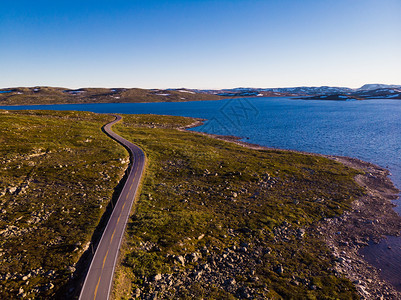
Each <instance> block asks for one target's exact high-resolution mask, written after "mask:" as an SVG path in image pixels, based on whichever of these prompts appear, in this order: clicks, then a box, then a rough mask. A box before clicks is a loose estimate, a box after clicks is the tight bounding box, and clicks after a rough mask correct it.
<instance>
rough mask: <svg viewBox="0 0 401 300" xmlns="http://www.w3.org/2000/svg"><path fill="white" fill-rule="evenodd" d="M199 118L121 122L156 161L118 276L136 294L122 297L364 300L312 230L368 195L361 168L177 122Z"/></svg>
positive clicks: (148, 173) (152, 161) (150, 166)
mask: <svg viewBox="0 0 401 300" xmlns="http://www.w3.org/2000/svg"><path fill="white" fill-rule="evenodd" d="M192 122H193V119H187V118H176V117H166V116H149V115H147V116H142V115H138V116H132V115H131V116H124V118H123V122H121V123H118V124H116V125H115V126H114V131H116V132H117V133H119V134H120V135H121V136H123V137H125V138H127V139H129V140H130V141H132V142H134V143H135V144H137V145H139V146H140V147H141V148H142V149H143V150H144V151H145V153H146V155H147V156H148V160H149V162H148V167H147V169H146V174H145V179H144V183H143V187H142V193H141V195H140V198H139V201H138V203H137V206H136V211H135V214H134V215H133V217H132V218H131V220H130V223H129V226H128V234H127V243H126V246H125V255H124V258H123V265H122V266H121V268H120V270H119V272H118V273H117V284H116V286H118V288H119V289H121V290H124V291H127V290H128V291H129V292H128V294H125V295H122V294H121V293H119V292H118V291H117V290H115V297H116V298H120V297H121V298H124V297H132V296H134V297H138V298H139V297H141V295H144V294H146V295H151V294H155V293H158V296H159V297H161V298H171V299H176V298H182V299H201V298H208V299H209V298H214V299H221V298H227V299H232V298H233V297H239V298H247V297H248V296H251V297H255V298H260V299H264V298H268V297H270V298H285V299H291V298H292V299H353V298H357V295H356V291H355V289H354V287H353V285H352V284H351V283H350V282H349V281H348V280H346V279H344V278H342V277H341V276H340V275H338V274H336V273H335V271H334V270H333V266H334V264H335V259H334V257H333V256H332V255H331V254H330V251H329V249H327V247H326V245H325V244H324V243H323V242H322V241H321V239H320V238H319V237H318V236H317V235H316V234H315V233H314V232H313V231H312V230H310V229H309V228H310V225H312V224H314V223H316V222H318V221H319V220H321V219H322V218H327V217H334V216H338V215H340V214H341V213H342V212H343V211H344V210H346V209H348V208H349V207H350V203H351V202H352V200H353V199H355V197H358V196H360V195H361V194H362V193H363V191H362V190H361V189H360V188H359V187H358V186H357V184H356V183H355V182H354V180H353V177H354V176H355V175H356V174H357V172H356V171H355V170H353V169H350V168H348V167H346V166H344V165H341V164H339V163H336V162H334V161H332V160H329V159H326V158H323V157H318V156H310V155H303V154H298V153H292V152H286V151H276V150H274V151H273V150H252V149H248V148H245V147H242V146H239V145H236V144H234V143H228V142H225V141H220V140H216V139H213V138H210V137H207V136H204V135H201V134H196V133H192V132H184V131H179V130H177V129H174V127H179V126H185V125H189V124H190V123H192ZM156 275H157V277H154V276H156ZM155 278H156V279H155ZM122 282H125V284H128V287H125V288H123V287H122Z"/></svg>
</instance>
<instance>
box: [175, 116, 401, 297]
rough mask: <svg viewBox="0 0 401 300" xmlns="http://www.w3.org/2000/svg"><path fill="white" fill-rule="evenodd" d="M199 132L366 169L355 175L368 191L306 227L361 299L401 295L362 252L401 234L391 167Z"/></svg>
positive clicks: (400, 218) (253, 145)
mask: <svg viewBox="0 0 401 300" xmlns="http://www.w3.org/2000/svg"><path fill="white" fill-rule="evenodd" d="M204 121H205V120H203V119H197V120H196V121H195V122H194V123H192V124H191V125H189V126H185V127H182V128H180V130H182V131H186V130H187V129H189V128H194V127H198V126H200V125H202V124H203V123H204ZM197 133H198V134H202V135H206V136H209V137H212V138H215V139H219V140H223V141H227V142H231V143H235V144H237V145H240V146H242V147H246V148H250V149H255V150H270V151H272V150H273V151H275V150H276V151H288V152H295V153H301V154H306V155H313V156H321V157H326V158H329V159H332V160H334V161H336V162H339V163H342V164H344V165H346V166H348V167H351V168H354V169H357V170H360V171H361V172H363V174H360V175H357V176H356V177H355V181H356V183H357V184H358V185H360V186H362V187H363V188H364V189H365V191H366V194H365V195H363V196H362V197H360V198H359V199H356V200H354V201H353V202H352V207H351V209H350V210H348V211H345V212H344V213H343V214H342V215H341V216H339V217H335V218H330V219H329V218H327V219H325V220H322V221H320V222H319V223H317V224H316V225H313V226H311V227H309V228H307V229H306V230H307V231H309V232H311V233H313V234H318V235H320V237H321V238H322V239H323V240H324V241H325V242H326V245H327V246H328V248H329V249H330V250H331V251H332V254H333V256H334V257H335V259H336V265H335V271H336V272H337V273H338V274H339V275H342V276H345V277H346V278H348V279H349V280H350V281H351V282H353V284H354V285H355V287H356V289H357V291H358V294H359V295H360V297H361V299H380V298H385V299H401V290H397V289H396V288H395V287H394V286H393V285H392V284H391V283H389V282H388V281H386V280H384V279H383V278H382V277H381V275H380V270H379V269H377V268H376V267H374V266H372V265H371V264H370V263H368V262H367V261H366V260H365V259H364V256H363V255H362V254H361V253H360V250H361V249H362V248H363V247H365V246H368V245H369V243H375V244H377V243H379V242H380V241H381V240H383V239H385V238H386V236H400V233H401V216H400V215H398V213H397V212H396V211H395V210H394V207H395V204H393V203H392V202H391V201H392V200H395V199H398V195H399V192H400V190H398V189H397V188H396V187H395V185H394V183H393V182H392V181H391V179H390V178H389V175H390V172H389V171H388V170H387V169H385V168H383V167H380V166H378V165H375V164H372V163H369V162H365V161H362V160H360V159H357V158H352V157H345V156H335V155H323V154H318V153H310V152H303V151H296V150H287V149H278V148H272V147H265V146H261V145H258V144H251V143H247V142H243V141H240V139H241V138H239V137H235V136H224V135H216V134H208V133H204V132H197Z"/></svg>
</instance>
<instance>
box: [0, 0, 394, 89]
mask: <svg viewBox="0 0 401 300" xmlns="http://www.w3.org/2000/svg"><path fill="white" fill-rule="evenodd" d="M365 83H385V84H401V0H323V1H322V0H263V1H262V0H227V1H226V0H214V1H212V0H191V1H179V0H169V1H156V0H125V1H123V0H107V1H106V0H80V1H76V0H69V1H64V0H57V1H55V0H52V1H49V0H35V1H32V0H2V1H1V8H0V88H6V87H17V86H57V87H66V88H79V87H126V88H132V87H138V88H181V87H186V88H199V89H220V88H234V87H260V88H270V87H292V86H321V85H329V86H346V87H351V88H357V87H360V86H362V85H363V84H365Z"/></svg>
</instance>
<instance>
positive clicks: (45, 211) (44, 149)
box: [0, 110, 128, 299]
mask: <svg viewBox="0 0 401 300" xmlns="http://www.w3.org/2000/svg"><path fill="white" fill-rule="evenodd" d="M113 119H114V117H112V116H109V115H101V114H93V113H86V112H79V113H78V112H49V111H16V112H6V111H1V110H0V161H1V166H0V194H2V196H1V197H0V212H1V213H0V232H1V233H0V236H1V237H0V248H1V250H0V252H1V255H0V261H1V263H0V298H1V299H15V298H16V297H17V294H20V296H22V295H23V294H25V295H26V297H28V298H29V297H31V298H47V297H51V296H52V295H53V294H54V293H55V292H57V290H58V288H60V287H61V286H62V285H63V284H64V283H65V282H66V281H67V280H68V279H69V278H70V276H71V275H72V272H73V270H74V269H73V268H72V267H74V264H75V263H76V262H77V260H78V259H79V258H80V255H81V254H82V252H83V249H84V248H85V246H86V245H87V243H88V242H89V240H90V239H91V236H92V234H93V232H94V229H95V227H96V226H97V225H98V223H99V220H100V218H101V216H102V214H103V213H104V211H105V207H106V206H107V204H108V203H109V201H110V200H111V198H112V195H113V192H114V188H115V187H116V186H117V184H118V182H119V180H120V179H121V177H122V175H123V172H124V170H125V168H126V166H127V163H126V162H124V161H125V160H126V161H128V153H127V152H126V150H125V149H124V148H123V147H121V146H120V145H119V144H118V143H116V142H115V141H113V140H111V139H110V138H108V137H107V136H106V135H105V134H104V133H103V132H102V131H101V128H102V126H103V125H104V124H105V123H107V122H109V121H111V120H113ZM7 274H8V275H7ZM24 276H26V277H28V278H24ZM52 285H53V286H54V287H52ZM20 289H22V290H23V292H21V290H20Z"/></svg>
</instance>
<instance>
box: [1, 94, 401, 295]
mask: <svg viewBox="0 0 401 300" xmlns="http://www.w3.org/2000/svg"><path fill="white" fill-rule="evenodd" d="M0 109H8V110H14V109H18V110H20V109H50V110H78V111H92V112H99V113H127V114H165V115H177V116H189V117H198V118H203V119H207V120H208V121H206V122H205V124H204V125H203V126H200V127H197V128H194V129H192V130H195V131H202V132H208V133H214V134H224V135H234V136H238V137H242V138H243V139H244V141H246V142H250V143H255V144H260V145H264V146H268V147H275V148H282V149H293V150H299V151H307V152H314V153H321V154H332V155H342V156H351V157H356V158H359V159H362V160H365V161H369V162H373V163H375V164H378V165H380V166H383V167H387V168H388V169H389V170H390V171H391V173H392V176H391V178H392V180H393V182H394V183H395V184H396V186H397V187H398V188H399V189H401V101H399V100H368V101H308V100H295V99H291V98H248V99H247V98H244V99H227V100H222V101H201V102H181V103H111V104H79V105H38V106H7V107H5V106H3V107H1V106H0ZM400 202H401V201H400V200H398V201H396V203H397V204H398V207H396V210H397V211H398V212H399V213H401V205H400ZM390 241H391V242H392V243H395V244H396V245H398V246H397V247H396V248H397V249H398V251H395V250H394V247H393V250H394V251H392V252H391V253H388V254H387V256H386V257H380V258H378V259H377V260H375V261H371V263H372V264H374V265H376V266H378V267H380V268H382V269H383V277H385V278H387V279H388V280H389V281H393V280H392V279H394V273H393V271H394V270H393V271H391V270H390V273H386V272H387V271H388V270H389V268H386V265H388V262H386V259H387V258H390V256H391V260H392V261H397V262H398V264H395V265H394V264H393V263H392V265H393V269H394V268H396V269H398V270H399V269H401V261H400V259H399V257H400V256H401V250H400V245H401V242H400V238H396V239H390V240H389V241H388V242H390ZM384 243H385V242H384ZM380 246H381V245H380V244H379V246H378V247H379V248H380ZM376 248H377V247H376ZM376 248H375V246H371V247H368V249H371V251H372V253H371V255H370V256H372V257H376V258H377V256H381V254H380V253H381V252H380V253H379V252H378V251H379V250H375V249H376ZM382 248H383V247H382ZM397 281H398V282H400V281H401V280H400V278H398V280H397ZM393 283H394V281H393ZM397 287H398V286H397ZM398 288H400V287H398Z"/></svg>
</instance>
